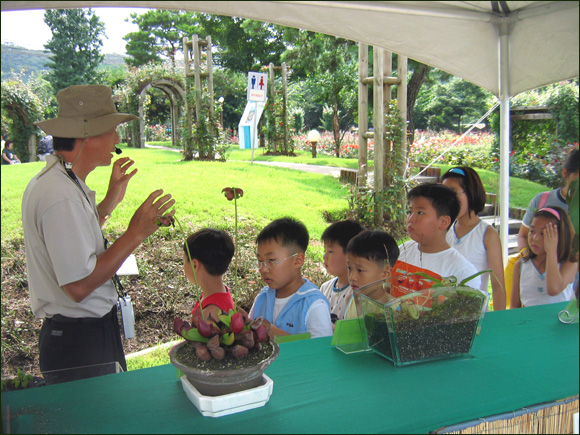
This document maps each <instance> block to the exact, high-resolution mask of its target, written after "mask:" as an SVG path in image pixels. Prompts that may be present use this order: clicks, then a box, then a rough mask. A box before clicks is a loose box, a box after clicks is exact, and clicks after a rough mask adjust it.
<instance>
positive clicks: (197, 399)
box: [181, 375, 274, 417]
mask: <svg viewBox="0 0 580 435" xmlns="http://www.w3.org/2000/svg"><path fill="white" fill-rule="evenodd" d="M181 385H182V386H183V390H184V391H185V394H187V397H188V398H189V400H191V403H193V404H194V405H195V407H196V408H197V409H198V410H199V412H201V414H202V415H203V416H205V417H222V416H224V415H230V414H235V413H237V412H242V411H247V410H248V409H254V408H259V407H260V406H264V405H265V404H266V403H267V402H268V400H269V399H270V396H271V395H272V390H273V389H274V381H272V379H270V378H269V377H268V376H266V375H263V376H262V382H261V384H260V385H259V386H257V387H256V388H251V389H249V390H244V391H238V392H237V393H231V394H224V395H222V396H204V395H203V394H201V393H200V392H199V391H197V389H196V388H195V387H194V386H193V385H191V383H190V382H189V381H188V380H187V377H186V376H185V375H183V376H182V377H181Z"/></svg>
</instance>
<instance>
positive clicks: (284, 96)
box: [256, 62, 290, 152]
mask: <svg viewBox="0 0 580 435" xmlns="http://www.w3.org/2000/svg"><path fill="white" fill-rule="evenodd" d="M287 106H288V67H287V65H286V62H282V122H283V123H284V151H285V152H289V151H290V150H289V149H288V144H289V143H290V140H289V133H290V132H289V131H288V107H287ZM256 115H257V114H256Z"/></svg>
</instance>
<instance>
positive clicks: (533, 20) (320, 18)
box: [2, 0, 579, 96]
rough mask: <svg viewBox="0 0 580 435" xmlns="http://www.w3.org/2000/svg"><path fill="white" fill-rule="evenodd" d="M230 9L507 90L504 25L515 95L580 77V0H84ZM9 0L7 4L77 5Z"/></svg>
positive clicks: (222, 11)
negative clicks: (503, 65)
mask: <svg viewBox="0 0 580 435" xmlns="http://www.w3.org/2000/svg"><path fill="white" fill-rule="evenodd" d="M72 5H74V7H99V6H107V7H111V6H131V7H145V8H157V9H178V10H187V11H198V12H207V13H212V14H218V15H229V16H237V17H243V18H252V19H255V20H260V21H266V22H271V23H276V24H282V25H285V26H289V27H297V28H302V29H307V30H312V31H316V32H321V33H326V34H331V35H335V36H340V37H343V38H347V39H351V40H354V41H357V42H363V43H366V44H369V45H375V46H379V47H382V48H385V49H387V50H390V51H393V52H395V53H399V54H403V55H405V56H408V57H410V58H412V59H415V60H417V61H419V62H422V63H425V64H427V65H430V66H434V67H436V68H439V69H442V70H444V71H447V72H449V73H451V74H453V75H456V76H459V77H462V78H464V79H465V80H468V81H470V82H472V83H474V84H476V85H478V86H481V87H482V88H485V89H487V90H489V91H491V92H492V93H493V94H494V95H496V96H499V95H500V85H499V83H500V77H499V75H500V65H499V62H500V57H499V55H498V49H499V43H498V38H499V30H498V28H499V27H498V24H500V23H502V22H503V23H507V31H508V33H509V37H510V47H509V50H510V59H509V62H510V68H509V71H510V72H509V94H510V96H511V95H516V94H518V93H520V92H523V91H526V90H530V89H534V88H537V87H540V86H543V85H547V84H550V83H556V82H559V81H562V80H566V79H570V78H574V77H578V75H579V60H578V59H579V55H578V53H579V50H578V40H579V33H578V16H579V14H578V9H579V2H566V1H560V2H551V1H502V2H497V1H340V2H337V1H259V2H256V1H77V2H73V3H72ZM70 7H71V2H69V1H51V0H47V1H3V2H2V10H13V9H39V8H42V9H45V8H70Z"/></svg>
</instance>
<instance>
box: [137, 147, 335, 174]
mask: <svg viewBox="0 0 580 435" xmlns="http://www.w3.org/2000/svg"><path fill="white" fill-rule="evenodd" d="M145 147H146V148H158V149H162V150H169V151H175V152H181V150H178V149H175V148H171V147H163V146H158V145H148V144H145ZM229 161H230V162H246V163H250V161H248V160H229ZM254 163H255V164H258V165H267V166H277V167H279V168H288V169H295V170H297V171H303V172H314V173H316V174H323V175H332V176H333V177H334V178H340V170H341V169H346V168H334V167H331V166H321V165H308V164H306V163H292V162H266V161H257V160H254Z"/></svg>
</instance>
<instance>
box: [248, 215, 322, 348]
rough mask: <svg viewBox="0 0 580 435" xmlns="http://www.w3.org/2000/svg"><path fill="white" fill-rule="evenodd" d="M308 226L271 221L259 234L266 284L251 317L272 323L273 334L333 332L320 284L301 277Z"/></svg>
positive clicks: (289, 220)
mask: <svg viewBox="0 0 580 435" xmlns="http://www.w3.org/2000/svg"><path fill="white" fill-rule="evenodd" d="M308 242H309V235H308V230H307V229H306V227H305V226H304V224H302V223H301V222H299V221H297V220H295V219H292V218H281V219H276V220H275V221H272V222H271V223H270V224H268V225H267V226H266V227H264V229H262V231H261V232H260V234H258V237H257V238H256V244H257V258H258V271H259V272H260V275H261V276H262V279H263V280H264V282H265V283H266V286H265V287H264V288H263V289H262V290H261V291H260V293H259V294H258V296H256V299H255V300H254V304H253V306H252V309H251V310H250V313H249V317H250V318H252V319H255V318H258V317H263V318H264V319H265V320H267V321H268V322H270V323H271V327H270V337H272V338H273V337H276V336H280V335H290V334H302V333H306V332H309V333H310V336H311V338H315V337H324V336H329V335H332V324H331V322H330V307H329V305H328V301H327V300H326V298H325V297H324V295H323V294H322V293H321V292H320V290H319V289H318V287H316V286H315V285H314V284H313V283H311V282H310V281H308V280H307V279H304V278H302V265H303V264H304V258H305V253H306V249H307V248H308Z"/></svg>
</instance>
